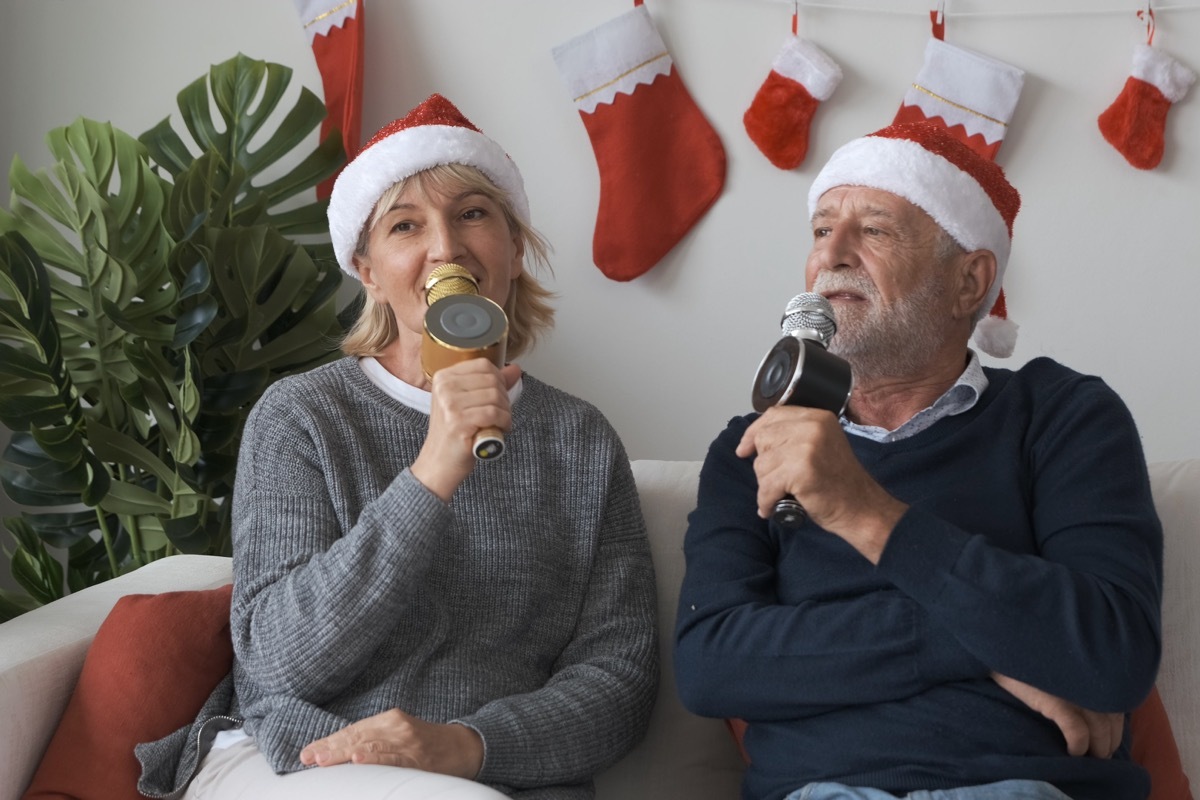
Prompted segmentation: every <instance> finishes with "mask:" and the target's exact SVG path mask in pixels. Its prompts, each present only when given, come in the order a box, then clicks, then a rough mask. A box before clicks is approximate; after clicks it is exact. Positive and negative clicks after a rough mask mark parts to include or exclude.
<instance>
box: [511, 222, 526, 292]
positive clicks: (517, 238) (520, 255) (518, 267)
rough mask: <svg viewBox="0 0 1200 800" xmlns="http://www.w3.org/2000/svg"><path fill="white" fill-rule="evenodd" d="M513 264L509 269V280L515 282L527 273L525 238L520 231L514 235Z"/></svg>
mask: <svg viewBox="0 0 1200 800" xmlns="http://www.w3.org/2000/svg"><path fill="white" fill-rule="evenodd" d="M513 247H514V248H515V249H514V251H513V263H512V267H511V268H510V269H509V273H508V274H509V280H513V281H515V280H516V279H517V278H519V277H521V275H523V274H524V273H525V237H523V236H522V235H521V232H520V231H516V232H514V233H513Z"/></svg>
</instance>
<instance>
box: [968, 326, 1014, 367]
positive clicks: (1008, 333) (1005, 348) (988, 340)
mask: <svg viewBox="0 0 1200 800" xmlns="http://www.w3.org/2000/svg"><path fill="white" fill-rule="evenodd" d="M1018 327H1019V326H1018V325H1017V323H1015V322H1012V321H1011V320H1007V319H1001V318H1000V317H993V316H987V317H984V318H983V319H981V320H980V321H979V324H978V325H976V326H975V344H977V345H979V349H980V350H982V351H983V352H985V353H987V354H988V355H989V356H992V357H994V358H1008V357H1009V356H1011V355H1012V354H1013V349H1014V348H1015V347H1016V346H1017V328H1018Z"/></svg>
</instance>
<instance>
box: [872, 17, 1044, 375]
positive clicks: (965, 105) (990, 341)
mask: <svg viewBox="0 0 1200 800" xmlns="http://www.w3.org/2000/svg"><path fill="white" fill-rule="evenodd" d="M930 19H931V20H932V21H933V35H932V36H931V37H930V39H929V42H928V43H927V44H926V45H925V63H924V64H923V65H922V66H921V70H920V72H918V73H917V79H916V80H915V81H913V83H912V86H910V87H909V89H908V91H906V92H905V93H904V100H903V102H901V104H900V110H899V111H897V112H896V117H895V119H894V120H892V121H893V122H930V123H934V124H941V125H944V126H945V127H946V128H947V129H949V131H950V132H951V133H953V134H954V135H955V136H957V137H958V138H959V139H961V140H962V141H963V142H965V143H966V144H967V146H968V147H970V148H971V149H973V150H975V152H977V153H979V154H980V155H982V156H983V157H984V158H987V159H989V160H991V161H995V160H996V153H997V152H998V151H999V150H1000V145H1001V143H1002V142H1003V141H1004V134H1005V132H1006V131H1007V130H1008V122H1009V120H1011V119H1012V115H1013V111H1014V110H1015V109H1016V107H1017V100H1018V98H1020V96H1021V89H1022V87H1023V86H1024V85H1025V71H1024V70H1022V69H1019V68H1017V67H1014V66H1012V65H1011V64H1006V63H1004V62H1003V61H997V60H996V59H994V58H991V57H990V56H985V55H983V54H982V53H976V52H973V51H971V50H966V49H964V48H962V47H956V46H954V45H952V44H947V43H946V42H944V41H943V40H942V38H941V37H942V36H943V35H944V33H945V22H944V19H945V18H944V17H943V16H941V14H940V13H939V12H931V14H930ZM974 339H975V345H976V346H977V347H978V348H979V349H980V350H982V351H983V352H985V353H987V354H988V355H990V356H995V357H996V358H1007V357H1008V356H1010V355H1012V353H1013V350H1014V348H1015V347H1016V344H1017V324H1016V323H1015V322H1012V321H1011V320H1010V319H1009V318H1008V303H1007V300H1006V299H1005V296H1004V289H1003V288H1001V290H1000V294H999V295H998V296H997V297H996V302H995V303H994V304H993V305H992V307H991V309H989V310H988V314H987V316H985V317H984V318H983V319H981V320H980V321H979V324H978V325H976V326H975V334H974Z"/></svg>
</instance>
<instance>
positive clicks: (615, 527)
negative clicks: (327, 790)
mask: <svg viewBox="0 0 1200 800" xmlns="http://www.w3.org/2000/svg"><path fill="white" fill-rule="evenodd" d="M603 427H604V428H605V429H606V430H607V424H606V423H604V424H603ZM602 452H607V457H606V461H607V463H606V464H604V465H603V467H602V469H599V470H597V471H595V473H594V474H592V475H588V476H580V478H579V479H580V480H587V481H596V483H595V484H594V486H595V487H597V488H598V490H599V491H600V492H601V493H602V494H604V495H605V497H606V500H605V503H604V506H603V511H602V519H601V520H600V532H599V537H598V540H597V545H596V551H595V555H594V562H593V566H592V570H591V575H590V579H589V585H588V588H587V591H586V594H585V596H584V599H583V604H582V607H581V609H580V610H579V614H578V622H577V625H576V632H575V635H574V636H573V637H572V639H571V641H570V642H569V643H568V644H567V646H566V647H565V649H563V651H562V652H561V653H560V654H559V656H558V658H557V660H556V662H555V663H554V664H553V666H552V668H551V675H550V678H549V680H548V681H547V682H546V684H545V685H544V686H543V687H541V688H539V689H537V690H534V691H531V692H527V693H523V694H518V695H512V696H509V697H503V698H499V699H497V700H494V701H492V702H489V703H487V704H485V705H484V706H482V707H481V708H479V709H478V711H476V712H475V713H473V714H470V715H468V716H465V717H463V718H462V719H460V720H458V721H459V722H461V723H463V724H465V725H468V726H470V727H472V728H475V729H476V730H477V731H479V732H480V734H481V736H482V738H483V740H484V743H485V748H486V752H485V755H484V764H483V768H482V771H481V772H480V775H479V778H478V779H479V780H482V781H486V782H488V783H496V784H502V785H506V786H512V787H516V788H525V787H534V786H544V785H552V784H574V783H582V782H586V781H588V780H590V779H591V777H592V776H593V775H595V774H596V773H597V772H599V771H600V770H602V769H604V768H605V767H607V766H609V765H611V764H613V763H615V762H616V761H617V759H619V758H620V757H621V756H622V755H624V754H625V753H627V752H628V751H629V750H631V749H632V748H633V746H634V745H635V744H637V742H638V741H640V740H641V738H642V736H643V735H644V733H645V730H646V726H647V725H648V723H649V717H650V712H651V710H652V709H653V706H654V698H655V695H656V693H657V690H658V644H657V633H656V631H657V627H656V623H655V617H656V610H655V609H656V599H655V590H654V568H653V563H652V561H651V559H650V550H649V543H648V541H647V539H646V529H645V523H644V521H643V519H642V513H641V506H640V504H639V501H638V495H637V488H636V486H635V484H634V480H633V473H632V470H631V468H630V465H629V461H628V458H627V456H626V455H625V451H624V449H623V447H622V446H621V443H620V441H619V440H618V439H617V438H616V434H615V433H612V432H610V434H609V442H608V445H607V446H606V447H604V448H602Z"/></svg>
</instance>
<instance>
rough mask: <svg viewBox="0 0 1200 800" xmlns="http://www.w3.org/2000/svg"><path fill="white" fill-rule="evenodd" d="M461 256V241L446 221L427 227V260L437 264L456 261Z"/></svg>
mask: <svg viewBox="0 0 1200 800" xmlns="http://www.w3.org/2000/svg"><path fill="white" fill-rule="evenodd" d="M462 254H463V244H462V239H461V238H460V237H459V235H458V232H457V231H456V230H455V229H454V226H453V225H451V224H450V223H449V222H448V221H443V220H439V221H438V222H436V223H434V224H431V225H430V226H429V260H430V261H435V262H437V263H439V264H444V263H447V262H450V261H456V260H458V259H459V258H460V257H461V256H462Z"/></svg>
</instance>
